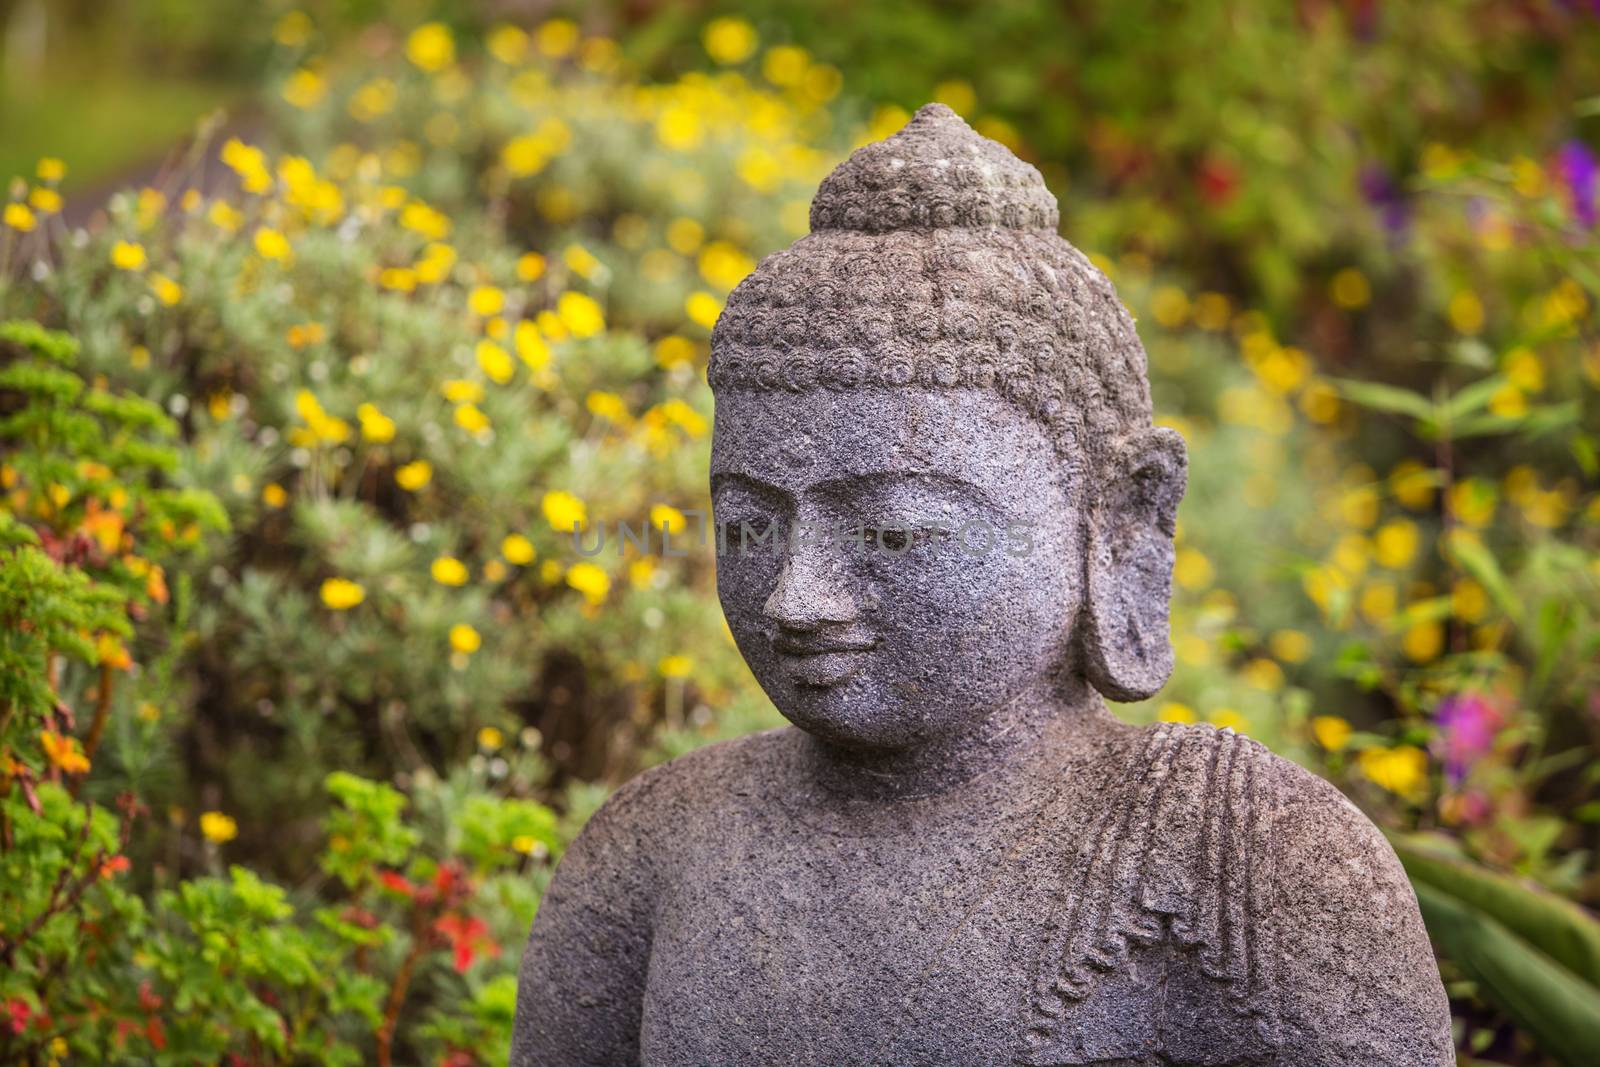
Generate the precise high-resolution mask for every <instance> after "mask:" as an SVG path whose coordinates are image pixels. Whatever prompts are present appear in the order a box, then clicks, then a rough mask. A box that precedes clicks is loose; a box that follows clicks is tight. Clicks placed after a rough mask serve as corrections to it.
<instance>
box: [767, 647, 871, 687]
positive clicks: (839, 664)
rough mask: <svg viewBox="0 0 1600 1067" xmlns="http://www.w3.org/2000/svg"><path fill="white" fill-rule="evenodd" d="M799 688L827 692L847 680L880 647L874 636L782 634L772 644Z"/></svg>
mask: <svg viewBox="0 0 1600 1067" xmlns="http://www.w3.org/2000/svg"><path fill="white" fill-rule="evenodd" d="M772 647H773V649H774V650H775V651H776V652H777V653H778V656H779V658H780V659H781V660H782V662H783V665H784V667H785V669H786V670H787V672H788V674H789V676H790V677H791V678H792V679H793V680H794V683H795V684H796V685H799V686H802V687H806V688H812V689H827V688H830V687H832V686H836V685H839V684H840V683H842V682H844V681H847V680H848V679H849V678H850V677H852V676H853V675H854V674H855V673H856V672H857V671H859V670H860V669H861V667H862V665H863V663H864V662H865V661H866V659H867V657H868V656H869V655H870V654H871V652H872V651H873V649H875V648H877V647H878V641H877V639H876V638H871V637H858V636H851V637H823V636H821V635H816V634H811V635H805V636H796V635H792V634H780V635H779V636H777V637H775V638H774V639H773V641H772Z"/></svg>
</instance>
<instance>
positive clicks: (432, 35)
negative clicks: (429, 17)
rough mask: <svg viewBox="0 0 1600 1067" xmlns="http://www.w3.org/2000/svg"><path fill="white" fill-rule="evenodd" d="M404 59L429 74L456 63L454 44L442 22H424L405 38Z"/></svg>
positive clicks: (448, 30)
mask: <svg viewBox="0 0 1600 1067" xmlns="http://www.w3.org/2000/svg"><path fill="white" fill-rule="evenodd" d="M406 58H407V59H409V60H411V62H413V63H415V64H416V65H417V66H418V67H420V68H421V69H423V70H425V71H428V72H430V73H432V72H434V71H440V70H443V69H444V68H445V67H448V66H449V65H450V64H452V63H454V62H455V61H456V42H455V38H454V37H452V36H450V29H449V27H447V26H445V24H444V23H442V22H425V23H423V24H422V25H421V26H418V27H417V28H416V29H414V30H412V31H411V36H410V37H408V38H406Z"/></svg>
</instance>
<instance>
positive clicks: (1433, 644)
mask: <svg viewBox="0 0 1600 1067" xmlns="http://www.w3.org/2000/svg"><path fill="white" fill-rule="evenodd" d="M1443 648H1444V627H1443V626H1441V625H1440V624H1439V623H1437V622H1419V623H1417V624H1416V625H1415V626H1413V627H1411V628H1410V629H1408V630H1407V631H1406V632H1405V635H1404V636H1403V637H1401V638H1400V649H1401V651H1403V652H1404V653H1405V654H1406V658H1408V659H1410V660H1412V661H1413V662H1416V663H1427V662H1428V661H1429V660H1432V659H1433V658H1435V657H1436V656H1438V655H1439V652H1440V650H1441V649H1443Z"/></svg>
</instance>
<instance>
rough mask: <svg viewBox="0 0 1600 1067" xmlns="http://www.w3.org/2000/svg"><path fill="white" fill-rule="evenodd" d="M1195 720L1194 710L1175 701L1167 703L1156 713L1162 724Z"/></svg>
mask: <svg viewBox="0 0 1600 1067" xmlns="http://www.w3.org/2000/svg"><path fill="white" fill-rule="evenodd" d="M1195 718H1196V715H1195V713H1194V709H1193V708H1191V707H1190V706H1189V705H1187V704H1180V703H1178V702H1177V701H1175V700H1169V701H1167V702H1166V703H1165V704H1163V705H1161V710H1160V711H1158V712H1156V719H1157V720H1159V721H1160V722H1194V721H1195Z"/></svg>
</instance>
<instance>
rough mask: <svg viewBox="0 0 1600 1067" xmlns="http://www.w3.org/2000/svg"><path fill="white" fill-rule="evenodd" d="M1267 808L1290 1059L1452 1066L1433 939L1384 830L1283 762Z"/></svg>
mask: <svg viewBox="0 0 1600 1067" xmlns="http://www.w3.org/2000/svg"><path fill="white" fill-rule="evenodd" d="M1275 806H1276V813H1275V816H1274V820H1273V822H1274V832H1273V838H1274V851H1275V852H1276V858H1275V862H1274V869H1275V881H1276V888H1275V891H1274V905H1275V910H1276V913H1277V916H1278V919H1277V926H1278V936H1279V940H1280V953H1281V957H1280V958H1281V968H1280V969H1281V973H1282V986H1283V988H1282V1004H1283V1018H1284V1023H1285V1036H1286V1043H1287V1044H1288V1045H1289V1047H1291V1048H1293V1049H1295V1052H1296V1057H1297V1058H1296V1060H1295V1062H1297V1063H1306V1064H1317V1065H1321V1064H1327V1065H1329V1067H1335V1065H1337V1067H1344V1065H1347V1064H1348V1065H1352V1067H1353V1065H1356V1064H1361V1065H1367V1064H1373V1065H1378V1067H1389V1065H1395V1067H1399V1065H1402V1064H1404V1065H1411V1064H1421V1065H1427V1067H1444V1065H1448V1064H1454V1063H1455V1048H1454V1043H1453V1041H1452V1039H1451V1035H1450V1003H1449V1000H1448V998H1447V997H1446V995H1445V991H1444V985H1443V982H1442V981H1441V980H1440V977H1439V967H1438V963H1437V961H1436V960H1435V958H1434V954H1433V946H1432V945H1431V943H1430V942H1429V940H1428V932H1427V929H1426V928H1425V927H1424V925H1423V922H1422V914H1421V911H1420V909H1419V908H1418V906H1417V897H1416V893H1415V891H1414V890H1413V889H1412V888H1411V883H1410V880H1409V879H1408V878H1407V877H1406V873H1405V870H1404V868H1403V867H1401V865H1400V861H1399V859H1398V858H1397V857H1396V856H1395V853H1394V849H1393V848H1392V847H1391V846H1390V845H1389V842H1388V840H1387V839H1386V838H1385V837H1384V835H1383V833H1382V831H1380V830H1379V829H1378V827H1377V826H1375V825H1374V824H1373V823H1372V820H1370V819H1368V818H1367V816H1366V815H1365V814H1363V813H1362V811H1361V810H1360V809H1359V808H1357V807H1356V806H1355V804H1353V803H1351V801H1350V800H1349V798H1347V797H1345V796H1344V794H1342V793H1340V792H1339V790H1338V789H1336V788H1334V786H1333V785H1331V784H1330V783H1328V782H1327V781H1325V780H1323V779H1322V778H1319V777H1317V776H1316V775H1314V774H1312V773H1311V772H1309V771H1307V770H1304V769H1303V768H1300V767H1298V766H1294V765H1292V764H1288V763H1287V761H1285V766H1284V769H1283V772H1282V773H1281V775H1280V777H1279V789H1278V796H1277V798H1276V805H1275Z"/></svg>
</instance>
